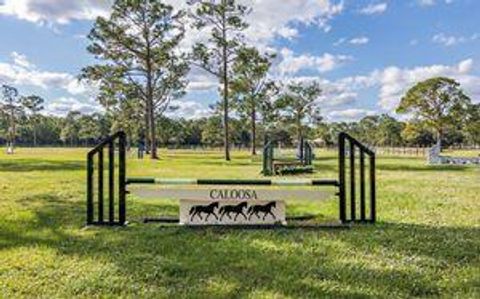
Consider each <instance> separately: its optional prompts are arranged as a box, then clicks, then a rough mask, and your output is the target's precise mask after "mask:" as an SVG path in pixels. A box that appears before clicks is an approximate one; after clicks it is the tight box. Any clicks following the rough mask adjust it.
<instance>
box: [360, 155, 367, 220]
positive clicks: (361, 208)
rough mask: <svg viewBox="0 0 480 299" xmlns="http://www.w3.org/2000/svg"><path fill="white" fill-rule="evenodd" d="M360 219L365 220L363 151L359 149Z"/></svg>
mask: <svg viewBox="0 0 480 299" xmlns="http://www.w3.org/2000/svg"><path fill="white" fill-rule="evenodd" d="M360 220H362V221H365V220H366V218H365V152H364V151H363V150H361V149H360Z"/></svg>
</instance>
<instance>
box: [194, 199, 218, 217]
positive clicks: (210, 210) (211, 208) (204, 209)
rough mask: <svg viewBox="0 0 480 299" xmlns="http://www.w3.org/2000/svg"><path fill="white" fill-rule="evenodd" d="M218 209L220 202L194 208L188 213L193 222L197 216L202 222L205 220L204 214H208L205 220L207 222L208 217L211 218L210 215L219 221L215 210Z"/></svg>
mask: <svg viewBox="0 0 480 299" xmlns="http://www.w3.org/2000/svg"><path fill="white" fill-rule="evenodd" d="M216 208H218V202H213V203H211V204H209V205H208V206H193V207H192V208H191V209H190V212H189V213H188V214H189V215H190V221H193V218H194V217H195V216H198V218H200V220H203V218H202V213H205V214H207V217H206V218H205V221H208V217H210V215H213V216H215V219H217V220H218V216H217V214H215V209H216Z"/></svg>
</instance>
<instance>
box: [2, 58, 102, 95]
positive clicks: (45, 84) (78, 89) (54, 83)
mask: <svg viewBox="0 0 480 299" xmlns="http://www.w3.org/2000/svg"><path fill="white" fill-rule="evenodd" d="M10 56H11V58H12V60H13V63H8V62H0V82H4V83H8V84H12V85H17V86H34V87H40V88H43V89H45V90H46V89H51V88H59V89H63V90H65V91H67V92H68V93H70V94H72V95H80V94H86V93H88V92H91V91H93V90H92V89H93V88H88V87H87V86H86V85H84V84H83V83H80V82H78V80H77V78H76V77H75V76H73V75H72V74H69V73H62V72H50V71H43V70H38V69H37V67H36V66H35V65H34V64H32V63H31V62H30V61H29V60H28V59H27V57H26V56H25V55H23V54H19V53H17V52H12V53H11V55H10Z"/></svg>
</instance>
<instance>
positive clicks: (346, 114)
mask: <svg viewBox="0 0 480 299" xmlns="http://www.w3.org/2000/svg"><path fill="white" fill-rule="evenodd" d="M375 113H376V112H375V111H373V110H367V109H357V108H351V109H344V110H336V111H331V112H329V113H328V115H327V119H329V120H336V121H356V120H359V119H361V118H363V117H365V116H368V115H374V114H375Z"/></svg>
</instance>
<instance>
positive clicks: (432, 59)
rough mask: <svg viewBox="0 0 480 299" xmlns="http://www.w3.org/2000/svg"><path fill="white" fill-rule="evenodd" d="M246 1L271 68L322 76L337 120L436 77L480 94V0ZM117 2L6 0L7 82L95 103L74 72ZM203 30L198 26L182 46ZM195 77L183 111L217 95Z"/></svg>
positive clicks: (198, 112) (61, 100) (211, 84)
mask: <svg viewBox="0 0 480 299" xmlns="http://www.w3.org/2000/svg"><path fill="white" fill-rule="evenodd" d="M242 1H243V2H247V3H248V4H251V5H252V7H253V12H252V14H251V15H250V16H249V21H250V22H251V24H252V26H251V28H250V29H249V30H248V32H247V34H248V36H249V39H250V41H251V42H252V43H255V44H256V45H257V46H259V47H260V48H261V49H262V50H265V51H275V52H276V53H277V54H278V55H277V59H276V61H275V64H274V67H273V68H272V70H271V74H270V76H271V77H272V78H275V79H278V80H282V81H284V82H288V81H289V80H304V81H311V80H316V81H318V82H320V84H321V85H322V87H323V89H324V93H323V95H322V96H321V97H320V98H319V99H318V102H319V105H320V107H321V108H322V110H323V114H324V116H325V117H326V118H327V119H329V120H356V119H359V118H361V117H363V116H365V115H368V114H373V113H392V112H393V110H394V108H395V106H396V104H397V103H398V100H399V99H400V97H401V96H402V94H403V93H404V92H405V90H406V89H408V87H410V86H412V84H414V83H415V82H416V81H418V80H423V79H427V78H429V77H432V76H440V75H442V76H450V77H453V78H455V79H457V80H458V81H459V82H461V84H462V86H463V88H464V89H465V91H466V92H467V93H468V94H469V95H470V96H471V97H472V99H473V100H474V101H476V102H478V101H480V51H479V50H480V20H479V13H478V12H479V11H480V1H478V0H395V1H394V0H390V1H386V0H385V1H381V0H380V1H377V0H343V1H341V0H284V1H279V0H242ZM166 2H169V3H171V4H174V5H175V7H177V8H186V7H187V5H186V4H185V3H184V1H174V0H166ZM110 4H111V1H108V0H105V1H102V0H79V1H69V0H49V1H45V0H0V36H1V42H0V83H2V84H3V83H7V84H12V85H14V86H16V87H17V88H18V89H19V90H20V92H21V93H22V94H30V93H36V94H39V95H41V96H43V97H44V98H45V99H46V102H47V103H46V113H51V114H60V115H61V114H65V113H67V112H68V111H69V110H80V111H83V112H92V111H96V110H97V109H98V105H97V104H96V103H95V100H94V97H95V90H94V88H92V87H90V86H85V85H84V84H81V83H78V82H77V80H76V78H75V77H76V76H77V75H78V73H79V71H80V69H81V68H82V67H83V66H85V65H88V64H90V63H92V62H93V59H92V57H91V56H90V55H89V54H88V53H87V51H86V50H85V48H86V46H87V45H88V41H87V40H86V39H85V35H86V34H88V32H89V30H90V28H91V25H92V22H93V19H94V18H95V17H96V16H98V15H103V16H106V15H108V13H109V7H110ZM201 38H202V34H199V33H195V32H192V33H191V34H189V35H187V38H186V40H185V42H184V44H183V45H182V47H183V48H184V49H188V48H189V46H190V45H191V44H192V43H193V42H195V41H196V40H198V39H201ZM189 79H190V81H191V84H190V86H189V88H188V93H187V95H186V96H185V97H184V98H183V99H181V100H179V101H177V103H176V104H177V105H179V106H180V107H181V109H180V110H179V111H177V112H176V115H177V116H186V117H200V116H203V115H206V114H208V105H209V104H211V103H213V102H215V101H216V100H217V99H218V96H217V85H216V81H215V79H214V78H210V77H209V76H207V75H206V74H203V73H202V72H200V71H198V70H192V72H191V74H190V75H189Z"/></svg>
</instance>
